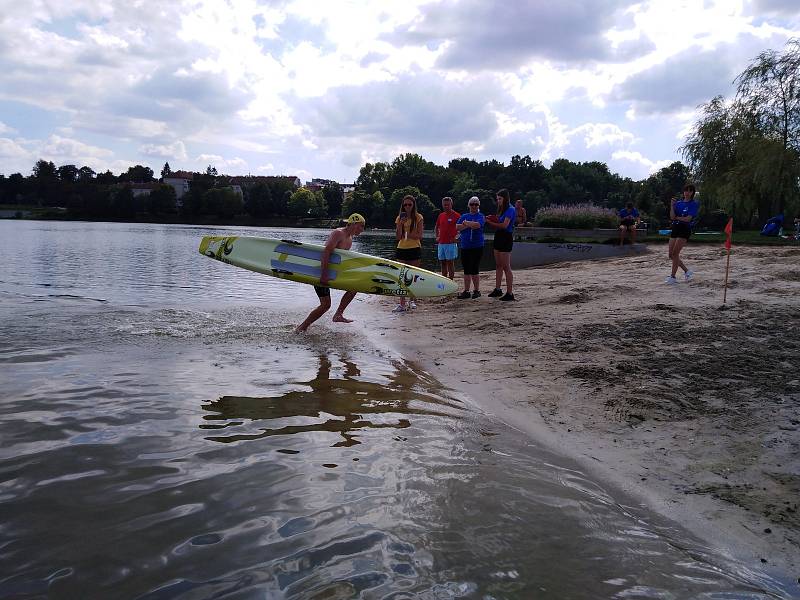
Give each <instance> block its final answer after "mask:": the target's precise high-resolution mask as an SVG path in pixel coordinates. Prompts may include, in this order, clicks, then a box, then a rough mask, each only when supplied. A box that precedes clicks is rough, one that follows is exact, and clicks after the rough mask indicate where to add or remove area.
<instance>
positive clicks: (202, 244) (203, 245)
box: [199, 235, 211, 256]
mask: <svg viewBox="0 0 800 600" xmlns="http://www.w3.org/2000/svg"><path fill="white" fill-rule="evenodd" d="M210 243H211V237H210V236H207V235H206V236H204V237H203V239H202V240H200V249H199V252H200V254H202V255H203V256H205V254H206V250H208V245H209V244H210Z"/></svg>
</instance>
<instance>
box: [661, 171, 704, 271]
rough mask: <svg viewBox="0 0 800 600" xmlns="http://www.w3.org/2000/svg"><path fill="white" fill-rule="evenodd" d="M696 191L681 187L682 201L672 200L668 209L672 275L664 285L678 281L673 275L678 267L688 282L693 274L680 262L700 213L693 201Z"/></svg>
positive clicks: (687, 186)
mask: <svg viewBox="0 0 800 600" xmlns="http://www.w3.org/2000/svg"><path fill="white" fill-rule="evenodd" d="M696 193H697V190H696V189H695V187H694V185H692V184H691V183H687V184H686V185H685V186H683V199H682V200H677V199H675V198H673V199H672V201H671V203H670V207H669V218H670V219H672V233H671V234H670V236H669V237H670V240H669V258H670V260H671V261H672V274H671V275H670V276H669V277H667V279H666V283H668V284H675V283H678V280H677V279H676V278H675V275H676V274H677V272H678V267H680V268H681V269H683V278H684V279H685V280H686V281H690V280H691V279H692V277H693V276H694V272H693V271H692V270H691V269H689V268H688V267H687V266H686V265H685V264H684V262H683V261H682V260H681V250H683V248H684V246H686V243H687V242H688V241H689V238H690V237H691V235H692V227H693V225H694V223H695V221H696V220H697V215H698V213H699V212H700V203H699V202H698V201H697V200H695V199H694V196H695V194H696Z"/></svg>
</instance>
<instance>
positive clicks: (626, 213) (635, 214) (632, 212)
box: [619, 202, 639, 246]
mask: <svg viewBox="0 0 800 600" xmlns="http://www.w3.org/2000/svg"><path fill="white" fill-rule="evenodd" d="M638 224H639V211H638V210H636V209H635V208H634V207H633V202H628V203H626V204H625V208H623V209H622V210H620V211H619V245H620V246H622V245H623V244H624V243H625V234H626V233H627V234H628V235H629V236H630V238H631V245H633V244H635V243H636V226H637V225H638Z"/></svg>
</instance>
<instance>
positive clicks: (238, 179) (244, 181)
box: [230, 175, 303, 189]
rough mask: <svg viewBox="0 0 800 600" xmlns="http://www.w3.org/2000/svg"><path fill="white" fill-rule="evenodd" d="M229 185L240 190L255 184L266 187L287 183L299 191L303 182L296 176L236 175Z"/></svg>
mask: <svg viewBox="0 0 800 600" xmlns="http://www.w3.org/2000/svg"><path fill="white" fill-rule="evenodd" d="M230 181H231V185H238V186H240V187H241V188H246V187H248V186H251V185H255V184H256V183H266V184H267V185H269V184H271V183H277V182H283V181H285V182H287V183H289V184H290V185H291V186H292V187H294V188H296V189H299V188H301V187H302V186H303V182H302V181H301V180H300V178H299V177H297V176H296V175H236V176H235V177H231V178H230Z"/></svg>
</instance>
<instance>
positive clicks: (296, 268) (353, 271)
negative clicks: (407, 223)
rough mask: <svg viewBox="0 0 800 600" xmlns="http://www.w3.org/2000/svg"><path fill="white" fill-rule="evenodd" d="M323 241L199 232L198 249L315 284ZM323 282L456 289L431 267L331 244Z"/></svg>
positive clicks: (361, 287) (401, 289) (426, 292)
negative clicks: (407, 263) (300, 240)
mask: <svg viewBox="0 0 800 600" xmlns="http://www.w3.org/2000/svg"><path fill="white" fill-rule="evenodd" d="M323 250H324V247H323V246H318V245H316V244H306V243H303V242H295V241H291V240H274V239H270V238H258V237H245V236H227V237H226V236H205V237H204V238H203V239H202V241H201V242H200V254H202V255H203V256H208V257H210V258H214V259H216V260H219V261H221V262H224V263H228V264H229V265H234V266H237V267H241V268H243V269H248V270H250V271H255V272H257V273H264V274H265V275H272V276H273V277H280V278H281V279H288V280H290V281H297V282H300V283H309V284H312V285H319V277H320V273H321V266H320V259H321V257H322V252H323ZM328 277H329V280H328V285H329V286H330V287H332V288H336V289H339V290H347V291H352V292H362V293H364V294H381V295H386V296H408V297H409V298H428V297H431V296H446V295H448V294H453V293H455V292H457V291H458V285H457V284H456V283H455V282H454V281H451V280H450V279H448V278H447V277H443V276H442V275H439V274H438V273H434V272H433V271H428V270H427V269H421V268H419V267H412V266H410V265H404V264H403V263H399V262H396V261H394V260H388V259H385V258H380V257H377V256H370V255H369V254H361V253H360V252H353V251H352V250H334V251H333V252H332V253H331V256H330V260H329V261H328Z"/></svg>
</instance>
